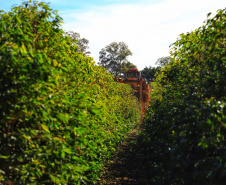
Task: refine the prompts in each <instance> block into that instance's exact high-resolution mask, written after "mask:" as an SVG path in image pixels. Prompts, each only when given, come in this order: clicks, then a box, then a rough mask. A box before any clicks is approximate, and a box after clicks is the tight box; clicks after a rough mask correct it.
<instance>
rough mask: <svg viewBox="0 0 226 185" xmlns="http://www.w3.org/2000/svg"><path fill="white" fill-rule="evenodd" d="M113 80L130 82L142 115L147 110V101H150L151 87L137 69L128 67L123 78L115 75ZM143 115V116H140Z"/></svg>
mask: <svg viewBox="0 0 226 185" xmlns="http://www.w3.org/2000/svg"><path fill="white" fill-rule="evenodd" d="M114 80H115V81H117V82H119V83H124V84H130V85H131V86H132V88H133V89H134V94H135V96H136V97H137V98H138V100H139V101H140V103H141V112H142V115H144V113H145V111H146V110H147V106H148V103H149V101H150V92H151V89H150V87H149V85H148V83H147V81H145V80H144V79H143V78H142V77H141V72H140V71H138V69H129V70H128V71H127V72H126V73H125V76H124V78H122V77H116V78H114ZM142 117H143V116H142Z"/></svg>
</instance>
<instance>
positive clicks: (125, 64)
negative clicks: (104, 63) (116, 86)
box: [120, 60, 137, 74]
mask: <svg viewBox="0 0 226 185" xmlns="http://www.w3.org/2000/svg"><path fill="white" fill-rule="evenodd" d="M131 68H137V66H136V65H134V64H133V63H131V62H129V61H127V60H126V61H124V62H123V63H122V69H121V71H120V72H121V73H123V74H124V73H125V72H126V71H128V70H129V69H131Z"/></svg>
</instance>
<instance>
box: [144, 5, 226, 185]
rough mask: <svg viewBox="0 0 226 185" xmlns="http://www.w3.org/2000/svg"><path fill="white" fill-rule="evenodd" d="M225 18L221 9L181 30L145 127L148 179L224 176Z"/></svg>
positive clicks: (216, 179) (214, 179)
mask: <svg viewBox="0 0 226 185" xmlns="http://www.w3.org/2000/svg"><path fill="white" fill-rule="evenodd" d="M209 15H210V14H208V16H209ZM225 24H226V9H223V10H219V11H218V12H217V14H216V15H215V16H214V17H213V18H209V19H207V20H206V21H205V22H204V25H203V26H201V27H199V28H198V29H196V30H195V31H192V32H190V33H186V34H181V35H180V37H179V38H178V40H177V41H176V42H175V43H174V44H173V46H172V50H171V59H170V62H169V63H168V64H166V65H165V66H164V67H163V68H162V69H161V71H160V72H159V75H158V76H157V79H156V85H157V87H156V88H155V90H154V92H153V93H154V94H153V95H152V98H151V103H150V106H149V110H148V112H147V115H146V121H145V123H144V128H145V131H144V133H143V137H144V141H145V142H146V146H147V148H146V150H147V151H146V152H147V153H148V157H149V160H150V177H151V180H150V184H174V185H175V184H205V185H212V184H218V185H220V184H222V185H223V184H225V182H226V173H225V171H226V145H225V137H226V124H225V123H226V116H225V115H226V107H225V106H226V45H225V44H226V43H225V38H226V27H225Z"/></svg>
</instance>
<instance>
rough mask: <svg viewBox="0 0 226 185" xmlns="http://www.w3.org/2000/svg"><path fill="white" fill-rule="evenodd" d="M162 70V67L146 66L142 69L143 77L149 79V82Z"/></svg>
mask: <svg viewBox="0 0 226 185" xmlns="http://www.w3.org/2000/svg"><path fill="white" fill-rule="evenodd" d="M159 70H160V67H151V66H149V67H147V66H146V67H145V68H144V69H143V70H141V74H142V77H143V78H144V79H145V80H147V81H148V82H153V81H155V78H156V77H155V75H156V73H157V72H158V71H159Z"/></svg>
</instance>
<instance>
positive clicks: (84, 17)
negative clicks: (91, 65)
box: [0, 0, 226, 70]
mask: <svg viewBox="0 0 226 185" xmlns="http://www.w3.org/2000/svg"><path fill="white" fill-rule="evenodd" d="M42 1H44V2H50V7H51V8H52V9H54V10H58V11H59V15H60V16H61V17H62V18H63V20H64V24H63V29H64V30H65V31H74V32H78V33H80V35H81V37H84V38H86V39H88V40H89V42H90V43H89V46H90V49H89V50H90V52H91V57H93V58H94V60H95V61H96V62H98V61H99V51H100V50H101V49H102V48H104V47H105V46H107V45H109V44H110V43H111V42H114V41H115V42H120V41H123V42H125V43H126V44H128V46H129V49H130V50H131V51H132V53H133V55H132V56H130V57H129V58H128V60H129V61H130V62H132V63H134V64H135V65H137V67H138V69H139V70H142V69H143V68H144V67H145V66H155V62H156V61H157V59H158V58H160V57H163V56H168V55H169V45H170V44H172V43H173V42H175V41H176V39H177V37H178V36H179V35H180V34H181V33H186V32H190V31H191V30H194V29H196V28H198V27H199V26H202V25H203V22H204V21H205V20H206V15H207V14H208V13H209V12H213V13H215V12H216V11H217V10H218V9H223V8H225V6H226V3H225V0H42ZM21 3H22V0H0V9H3V10H5V11H9V10H10V7H11V6H12V5H14V4H17V5H20V4H21Z"/></svg>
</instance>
